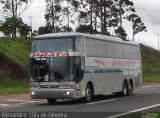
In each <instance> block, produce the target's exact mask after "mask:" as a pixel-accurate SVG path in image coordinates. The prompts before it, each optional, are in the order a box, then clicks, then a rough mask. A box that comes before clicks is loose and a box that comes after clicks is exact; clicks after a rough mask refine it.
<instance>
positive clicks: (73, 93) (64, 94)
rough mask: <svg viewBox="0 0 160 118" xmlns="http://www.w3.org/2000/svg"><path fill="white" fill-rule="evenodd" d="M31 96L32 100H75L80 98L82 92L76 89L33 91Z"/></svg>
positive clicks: (38, 89) (39, 89)
mask: <svg viewBox="0 0 160 118" xmlns="http://www.w3.org/2000/svg"><path fill="white" fill-rule="evenodd" d="M30 96H31V98H32V99H38V98H40V99H48V98H54V99H74V98H80V97H83V96H82V92H81V91H80V90H76V89H41V88H37V89H31V92H30Z"/></svg>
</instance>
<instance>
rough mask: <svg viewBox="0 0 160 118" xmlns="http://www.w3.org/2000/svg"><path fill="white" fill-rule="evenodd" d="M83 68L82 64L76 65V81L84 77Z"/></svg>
mask: <svg viewBox="0 0 160 118" xmlns="http://www.w3.org/2000/svg"><path fill="white" fill-rule="evenodd" d="M83 74H84V72H83V70H82V69H81V66H79V65H75V66H74V76H75V79H76V81H80V80H81V79H82V78H83Z"/></svg>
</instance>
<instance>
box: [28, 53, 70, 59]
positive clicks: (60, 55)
mask: <svg viewBox="0 0 160 118" xmlns="http://www.w3.org/2000/svg"><path fill="white" fill-rule="evenodd" d="M63 56H64V57H65V56H69V53H68V52H51V53H32V54H30V57H31V58H34V57H63Z"/></svg>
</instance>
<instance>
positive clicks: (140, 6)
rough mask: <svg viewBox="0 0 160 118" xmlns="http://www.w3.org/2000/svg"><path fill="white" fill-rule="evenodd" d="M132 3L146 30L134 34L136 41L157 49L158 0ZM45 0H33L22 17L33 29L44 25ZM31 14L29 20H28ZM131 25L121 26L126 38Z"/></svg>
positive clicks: (158, 28)
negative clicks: (125, 32)
mask: <svg viewBox="0 0 160 118" xmlns="http://www.w3.org/2000/svg"><path fill="white" fill-rule="evenodd" d="M131 1H133V3H134V8H135V9H136V14H138V15H139V16H140V17H141V19H142V21H143V22H144V23H145V25H146V26H147V30H148V31H147V32H145V33H140V34H138V35H136V36H135V39H136V41H139V42H143V43H146V44H148V45H150V46H152V47H154V48H156V49H158V34H160V0H131ZM44 14H45V0H34V2H33V3H32V5H31V7H30V8H29V9H27V10H26V11H25V12H24V13H23V15H22V18H23V20H24V22H25V23H28V24H30V23H31V22H32V27H33V29H36V30H37V29H38V27H40V26H44V25H45V19H44ZM30 16H31V22H30ZM128 25H131V24H130V23H127V22H125V23H124V24H123V26H124V27H125V28H126V31H127V33H128V35H129V36H128V38H130V39H132V35H131V26H130V27H128Z"/></svg>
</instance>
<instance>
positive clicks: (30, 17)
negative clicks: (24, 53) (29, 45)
mask: <svg viewBox="0 0 160 118" xmlns="http://www.w3.org/2000/svg"><path fill="white" fill-rule="evenodd" d="M28 17H29V19H30V26H31V35H30V36H32V18H33V17H32V16H28Z"/></svg>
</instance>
